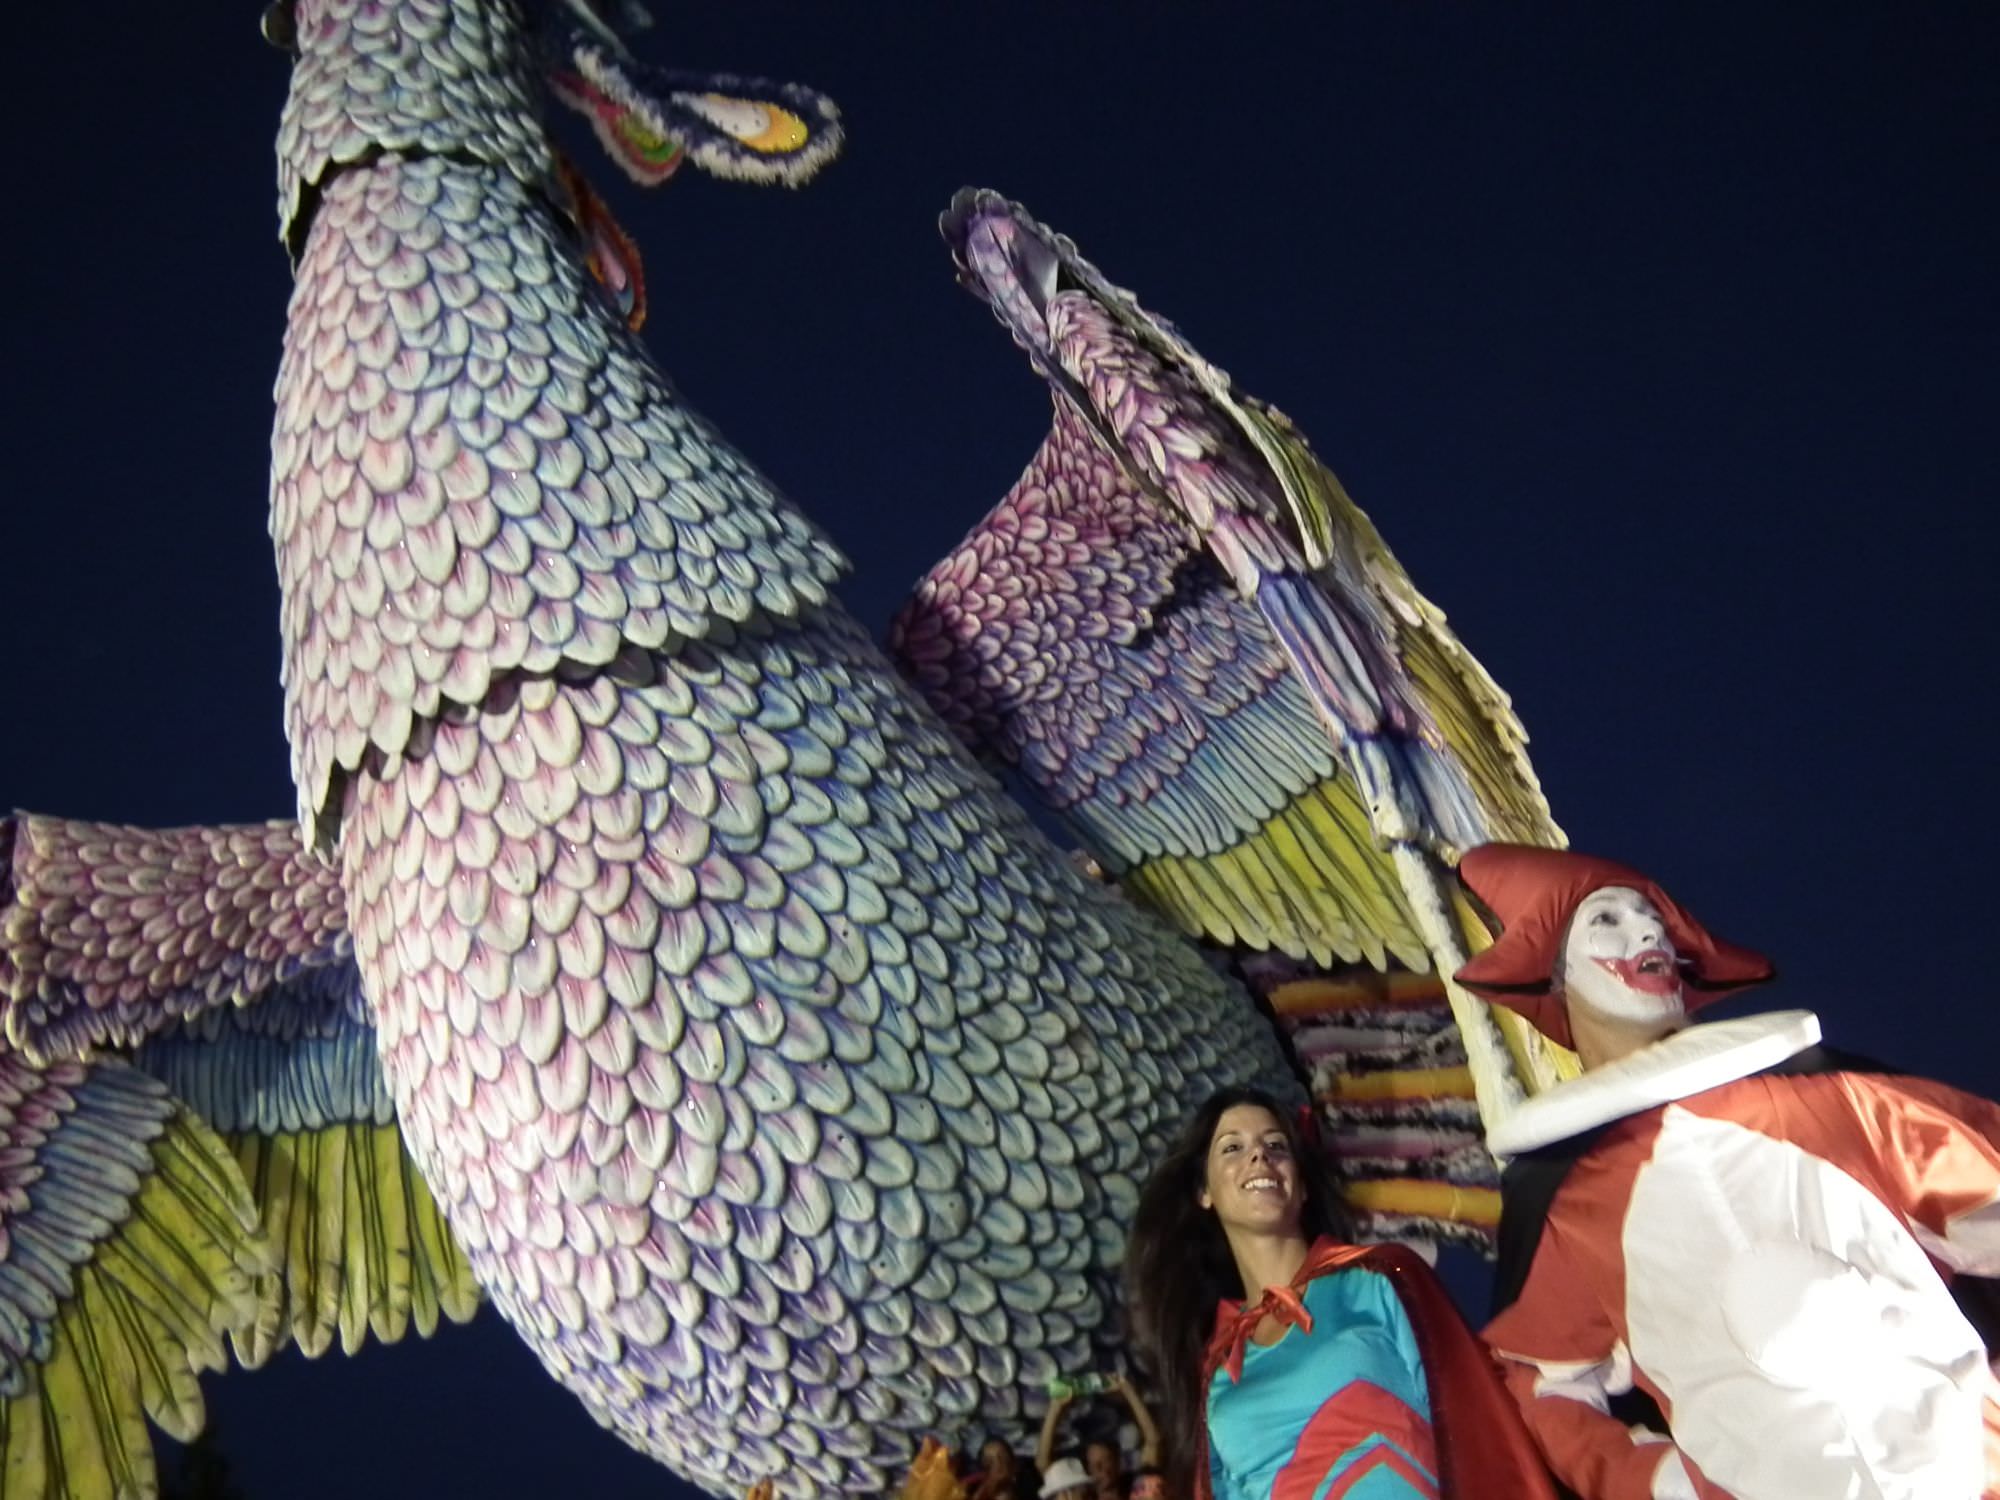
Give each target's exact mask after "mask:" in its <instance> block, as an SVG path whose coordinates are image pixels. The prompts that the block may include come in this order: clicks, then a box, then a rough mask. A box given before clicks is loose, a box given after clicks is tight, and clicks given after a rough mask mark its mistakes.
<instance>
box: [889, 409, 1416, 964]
mask: <svg viewBox="0 0 2000 1500" xmlns="http://www.w3.org/2000/svg"><path fill="white" fill-rule="evenodd" d="M890 647H891V650H892V652H893V653H894V655H895V657H896V659H897V661H898V663H899V664H900V665H901V667H902V668H903V670H904V672H905V673H906V674H907V675H908V676H909V677H910V678H911V680H912V681H913V682H914V683H915V684H916V685H917V687H918V688H919V689H920V690H921V691H922V692H923V693H924V695H925V697H926V698H928V699H929V700H930V702H931V704H932V706H933V707H934V708H936V709H937V710H938V711H939V713H941V714H942V715H943V716H944V718H945V719H946V720H947V722H949V723H950V724H951V725H952V727H953V728H954V729H955V730H956V731H957V732H958V733H959V735H960V736H961V737H962V738H964V739H965V740H967V741H968V742H969V743H970V744H972V745H973V746H974V748H975V749H977V750H978V751H980V753H981V754H983V755H984V756H985V757H987V758H988V759H989V760H996V761H999V762H1002V763H1005V764H1009V765H1013V766H1016V767H1018V768H1019V769H1020V771H1021V772H1022V774H1023V775H1024V776H1025V777H1026V778H1027V779H1028V781H1029V782H1030V783H1031V784H1032V785H1033V787H1034V789H1035V791H1036V793H1037V794H1038V795H1039V796H1040V797H1042V798H1043V799H1044V800H1045V801H1046V802H1047V803H1048V804H1049V805H1050V806H1051V807H1052V808H1054V809H1055V810H1056V811H1057V812H1059V813H1060V814H1062V815H1063V816H1064V817H1065V818H1066V819H1067V820H1068V821H1069V822H1070V823H1071V824H1072V826H1073V827H1074V828H1075V830H1076V832H1077V834H1078V836H1079V838H1081V839H1082V841H1083V842H1084V844H1085V846H1086V847H1087V848H1088V849H1089V850H1090V851H1091V853H1092V854H1093V855H1094V856H1095V857H1096V858H1097V859H1098V861H1099V862H1100V863H1101V864H1102V865H1103V866H1104V867H1105V869H1106V870H1107V872H1109V873H1110V874H1112V875H1113V876H1114V877H1115V878H1116V879H1118V880H1119V881H1120V882H1121V883H1122V884H1123V885H1124V886H1125V887H1126V889H1127V890H1129V891H1131V892H1132V893H1133V894H1134V895H1136V896H1138V897H1139V898H1140V899H1141V900H1143V901H1144V902H1145V903H1146V904H1148V905H1150V906H1152V907H1154V908H1155V909H1156V910H1158V911H1159V912H1160V913H1161V914H1163V915H1164V916H1166V917H1167V918H1168V919H1169V920H1171V921H1172V922H1173V923H1174V924H1175V925H1176V926H1178V927H1180V928H1181V930H1182V931H1184V932H1187V933H1189V934H1190V935H1192V936H1195V937H1199V938H1203V939H1206V940H1208V941H1211V942H1214V943H1217V944H1219V945H1221V946H1224V947H1231V948H1243V949H1248V950H1252V951H1265V950H1273V951H1276V952H1279V953H1283V954H1287V955H1289V956H1291V957H1293V958H1297V959H1310V960H1313V961H1315V962H1317V963H1320V964H1323V965H1331V964H1335V963H1342V962H1347V963H1352V962H1357V961H1365V962H1367V963H1369V964H1371V965H1373V966H1374V967H1376V968H1382V967H1384V966H1386V965H1387V963H1388V962H1389V961H1390V960H1391V959H1392V958H1393V959H1395V960H1397V961H1400V962H1402V963H1403V964H1405V965H1408V966H1411V967H1416V968H1422V967H1427V965H1428V960H1427V959H1426V957H1425V953H1424V948H1423V944H1422V942H1421V940H1420V939H1419V938H1418V936H1417V934H1416V932H1415V929H1414V928H1413V926H1412V924H1411V921H1410V917H1409V914H1408V910H1407V907H1406V905H1405V902H1404V898H1403V895H1402V892H1401V890H1400V889H1399V888H1398V887H1397V884H1396V876H1395V872H1394V871H1393V870H1392V869H1391V868H1390V865H1389V862H1388V860H1387V858H1386V857H1385V856H1384V855H1383V853H1382V852H1381V851H1380V850H1379V849H1378V848H1377V847H1376V846H1375V843H1374V840H1373V838H1372V836H1371V835H1370V833H1369V830H1368V820H1367V815H1366V812H1365V810H1364V809H1363V808H1362V807H1361V805H1360V803H1359V801H1358V800H1357V798H1356V797H1355V795H1354V790H1353V783H1352V780H1351V778H1349V777H1348V776H1347V775H1346V774H1345V773H1344V771H1342V769H1341V767H1340V763H1339V758H1338V756H1337V754H1336V753H1335V750H1334V748H1333V746H1332V745H1331V744H1330V743H1329V742H1328V740H1327V737H1326V735H1325V733H1324V732H1323V731H1322V730H1320V729H1319V727H1318V725H1317V722H1316V721H1315V719H1314V717H1313V711H1312V707H1311V705H1310V704H1309V703H1308V702H1307V701H1306V697H1305V694H1304V692H1303V690H1302V689H1301V686H1300V684H1299V681H1298V679H1297V677H1296V676H1295V675H1294V673H1293V672H1292V670H1291V668H1290V666H1289V664H1288V662H1287V661H1286V659H1285V656H1284V654H1283V652H1282V651H1281V650H1280V649H1279V647H1278V644H1277V642H1276V641H1275V640H1274V639H1273V638H1272V634H1271V632H1270V630H1269V628H1268V627H1267V626H1266V625H1265V623H1264V622H1263V620H1262V619H1261V617H1260V616H1259V615H1258V613H1257V611H1256V610H1255V608H1253V607H1252V606H1250V605H1248V604H1246V603H1245V602H1244V601H1243V600H1241V599H1239V598H1238V597H1236V595H1235V594H1234V593H1233V591H1232V590H1231V589H1230V587H1229V584H1228V581H1227V580H1226V579H1225V578H1224V577H1223V576H1222V574H1221V572H1220V570H1219V569H1218V568H1217V567H1216V566H1215V565H1214V563H1213V561H1212V560H1211V559H1210V558H1209V557H1208V556H1207V554H1206V553H1205V552H1203V551H1202V549H1201V548H1200V546H1199V544H1198V542H1197V540H1196V538H1195V537H1194V536H1193V534H1192V533H1191V532H1190V531H1189V530H1188V528H1187V527H1186V526H1184V525H1183V524H1181V523H1180V522H1179V521H1178V520H1177V519H1176V518H1175V517H1174V516H1173V515H1172V514H1171V513H1170V512H1168V511H1167V510H1166V509H1165V508H1164V507H1162V506H1161V505H1159V504H1157V503H1156V502H1155V501H1154V500H1153V499H1152V498H1150V497H1149V496H1148V495H1147V494H1146V493H1145V491H1144V489H1143V488H1142V487H1141V486H1140V485H1139V484H1138V482H1137V481H1136V480H1135V479H1134V478H1133V477H1132V476H1131V475H1130V474H1129V473H1128V472H1127V471H1126V470H1125V469H1124V467H1123V466H1121V465H1120V464H1118V463H1117V462H1116V461H1115V459H1114V457H1113V455H1112V454H1111V453H1110V452H1109V451H1108V450H1106V449H1105V448H1104V446H1103V445H1102V444H1101V443H1099V442H1098V441H1097V439H1096V438H1095V436H1094V435H1093V434H1092V432H1091V431H1090V430H1089V428H1088V426H1087V424H1086V423H1085V422H1084V420H1083V418H1082V417H1081V416H1080V414H1079V413H1078V412H1077V411H1076V409H1075V407H1074V406H1072V405H1071V404H1070V403H1069V402H1068V401H1067V400H1062V399H1059V400H1058V401H1057V403H1056V414H1055V426H1054V430H1053V431H1052V432H1051V433H1050V436H1049V439H1048V441H1047V442H1046V443H1045V444H1044V445H1043V447H1042V450H1041V451H1040V452H1039V453H1038V454H1037V455H1036V457H1035V459H1034V461H1033V462H1032V463H1031V464H1030V465H1029V467H1028V471H1027V473H1026V474H1025V475H1024V476H1023V477H1022V479H1021V481H1020V483H1019V484H1018V485H1016V486H1015V488H1014V490H1013V491H1012V492H1011V493H1010V494H1009V495H1008V497H1007V498H1006V499H1005V500H1004V501H1003V502H1002V503H1001V504H1000V506H999V507H998V508H997V509H995V510H994V512H993V513H992V514H991V515H989V516H988V517H987V518H986V519H985V520H984V521H983V522H981V523H980V525H979V526H978V527H977V528H975V529H974V531H973V533H972V534H971V535H970V536H968V537H967V538H966V539H965V541H964V542H963V543H961V544H960V546H959V547H958V548H957V550H955V551H954V552H953V553H952V554H951V555H950V556H949V557H947V558H946V559H945V560H944V561H943V562H942V563H940V564H939V565H938V566H937V567H936V568H934V569H932V570H931V572H930V573H929V574H927V575H926V576H925V577H924V579H923V580H922V581H921V582H920V583H919V585H918V587H917V590H916V593H915V595H914V597H913V598H912V599H911V600H910V601H909V603H908V604H907V605H905V606H904V608H903V610H902V612H901V613H900V614H899V615H898V617H897V619H896V621H895V623H894V625H893V626H892V627H891V632H890Z"/></svg>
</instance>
